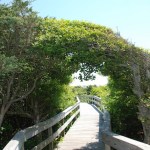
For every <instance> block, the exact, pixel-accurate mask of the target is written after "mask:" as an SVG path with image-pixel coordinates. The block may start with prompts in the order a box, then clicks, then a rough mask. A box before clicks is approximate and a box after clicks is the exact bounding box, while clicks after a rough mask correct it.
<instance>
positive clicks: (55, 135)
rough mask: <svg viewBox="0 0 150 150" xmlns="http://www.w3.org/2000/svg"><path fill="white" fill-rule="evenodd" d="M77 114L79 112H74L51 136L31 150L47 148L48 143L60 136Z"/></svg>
mask: <svg viewBox="0 0 150 150" xmlns="http://www.w3.org/2000/svg"><path fill="white" fill-rule="evenodd" d="M78 114H79V110H78V111H76V112H75V113H74V114H73V115H72V116H71V117H70V118H69V119H68V120H67V121H66V122H65V123H64V125H62V126H61V127H60V128H59V129H58V130H57V131H56V132H55V133H53V135H51V136H50V137H49V138H47V139H46V140H44V141H43V142H41V143H40V144H38V145H37V146H35V147H34V148H33V149H32V150H41V149H43V148H44V147H45V146H47V145H48V144H49V143H51V142H52V141H53V140H54V139H55V138H56V137H58V136H59V135H60V133H61V132H62V131H64V129H65V128H66V127H67V126H68V125H69V124H70V123H71V121H72V120H73V119H74V118H75V117H76V116H77V115H78Z"/></svg>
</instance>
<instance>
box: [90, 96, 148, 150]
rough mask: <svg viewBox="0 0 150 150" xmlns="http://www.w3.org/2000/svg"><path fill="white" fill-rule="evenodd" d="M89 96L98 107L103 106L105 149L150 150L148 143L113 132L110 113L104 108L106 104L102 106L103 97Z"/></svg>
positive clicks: (103, 139)
mask: <svg viewBox="0 0 150 150" xmlns="http://www.w3.org/2000/svg"><path fill="white" fill-rule="evenodd" d="M89 98H90V99H91V101H92V102H93V103H92V104H94V105H95V106H97V107H98V108H101V109H100V111H101V114H102V115H103V119H102V120H103V127H102V128H101V129H102V141H103V142H104V144H105V150H111V147H112V148H115V149H117V150H150V145H148V144H145V143H142V142H139V141H136V140H133V139H130V138H127V137H125V136H121V135H118V134H115V133H113V132H111V121H110V114H109V112H108V111H107V110H106V109H105V108H104V106H100V105H102V103H101V102H100V101H101V99H100V98H98V97H95V96H89ZM97 102H99V103H97Z"/></svg>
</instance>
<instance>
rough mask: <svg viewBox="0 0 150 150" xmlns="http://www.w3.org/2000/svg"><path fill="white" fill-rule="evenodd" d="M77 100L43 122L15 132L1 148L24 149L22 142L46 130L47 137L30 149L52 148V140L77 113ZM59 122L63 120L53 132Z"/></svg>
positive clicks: (6, 149)
mask: <svg viewBox="0 0 150 150" xmlns="http://www.w3.org/2000/svg"><path fill="white" fill-rule="evenodd" d="M77 101H78V102H77V103H76V104H75V105H74V106H70V107H68V108H67V109H66V110H64V111H63V112H61V113H59V114H58V115H56V116H54V117H52V118H50V119H48V120H46V121H44V122H40V123H38V124H36V125H34V126H31V127H29V128H26V129H24V130H21V131H19V132H17V133H16V135H15V136H14V137H13V138H12V139H11V140H10V142H9V143H8V144H7V145H6V146H5V147H4V149H3V150H24V143H25V142H26V141H27V140H28V139H30V138H33V137H34V136H38V135H39V134H40V133H42V132H43V131H47V133H48V135H49V136H48V138H47V139H45V140H44V141H41V143H39V144H38V145H36V146H34V147H33V148H32V150H41V149H43V148H44V147H46V146H49V149H51V150H53V141H54V140H55V139H56V137H58V136H59V135H60V134H61V133H62V132H64V130H65V129H66V127H68V125H69V124H70V123H72V121H73V120H74V119H75V118H76V117H77V116H78V115H79V105H80V101H79V98H77ZM68 116H69V117H68ZM59 122H63V124H62V125H61V126H60V127H59V129H57V131H55V132H53V130H52V128H53V126H54V125H56V124H58V123H59Z"/></svg>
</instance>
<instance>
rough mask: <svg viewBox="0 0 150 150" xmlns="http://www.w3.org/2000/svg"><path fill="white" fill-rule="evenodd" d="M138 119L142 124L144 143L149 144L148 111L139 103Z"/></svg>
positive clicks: (149, 114)
mask: <svg viewBox="0 0 150 150" xmlns="http://www.w3.org/2000/svg"><path fill="white" fill-rule="evenodd" d="M138 108H139V119H140V120H141V122H142V126H143V131H144V142H145V143H147V144H150V109H149V108H148V107H147V106H146V105H145V104H144V103H140V106H139V107H138Z"/></svg>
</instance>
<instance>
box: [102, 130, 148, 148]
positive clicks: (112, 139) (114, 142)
mask: <svg viewBox="0 0 150 150" xmlns="http://www.w3.org/2000/svg"><path fill="white" fill-rule="evenodd" d="M102 138H103V141H104V142H105V143H106V144H107V145H110V146H111V147H113V148H115V149H117V150H122V149H123V150H150V145H148V144H144V143H142V142H138V141H135V140H133V139H130V138H127V137H124V136H121V135H118V134H114V133H112V132H103V133H102Z"/></svg>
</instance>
